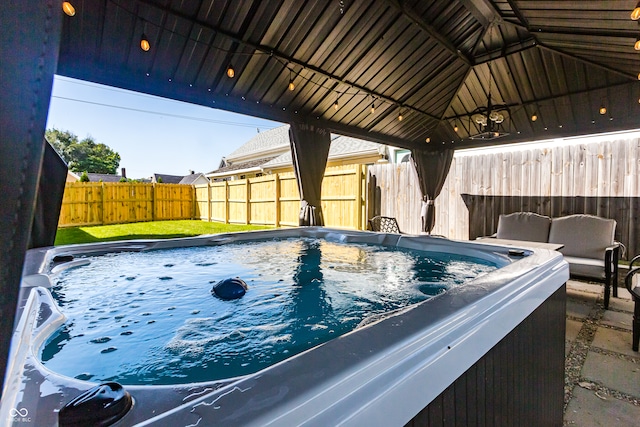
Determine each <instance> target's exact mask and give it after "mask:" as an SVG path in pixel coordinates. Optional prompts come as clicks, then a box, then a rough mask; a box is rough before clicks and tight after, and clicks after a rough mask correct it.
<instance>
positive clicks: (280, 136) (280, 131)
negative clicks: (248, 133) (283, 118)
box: [226, 125, 290, 164]
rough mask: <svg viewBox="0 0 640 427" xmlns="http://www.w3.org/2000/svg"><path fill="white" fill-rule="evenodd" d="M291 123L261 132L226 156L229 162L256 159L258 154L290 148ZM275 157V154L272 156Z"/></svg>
mask: <svg viewBox="0 0 640 427" xmlns="http://www.w3.org/2000/svg"><path fill="white" fill-rule="evenodd" d="M289 149H290V144H289V125H284V126H280V127H277V128H274V129H269V130H266V131H264V132H260V133H259V134H257V135H256V136H254V137H253V138H251V139H250V140H249V141H247V142H246V143H245V144H243V145H242V146H240V147H239V148H238V149H237V150H235V151H234V152H232V153H231V154H229V155H228V156H226V161H227V164H233V163H235V162H241V161H249V160H255V157H256V154H259V153H263V154H264V153H269V152H272V151H277V152H278V153H276V155H277V154H280V152H281V151H283V150H289ZM272 157H273V156H272Z"/></svg>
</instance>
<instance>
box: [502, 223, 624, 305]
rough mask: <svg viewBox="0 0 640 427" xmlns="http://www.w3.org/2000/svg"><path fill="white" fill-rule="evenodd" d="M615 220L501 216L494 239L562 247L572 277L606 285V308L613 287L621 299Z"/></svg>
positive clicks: (615, 294) (618, 248)
mask: <svg viewBox="0 0 640 427" xmlns="http://www.w3.org/2000/svg"><path fill="white" fill-rule="evenodd" d="M615 231H616V221H615V220H613V219H607V218H601V217H598V216H593V215H584V214H576V215H568V216H563V217H559V218H553V219H552V218H550V217H548V216H545V215H539V214H536V213H533V212H515V213H511V214H508V215H500V217H499V219H498V231H497V233H496V234H495V237H496V238H498V239H508V240H526V241H532V242H547V243H557V244H562V245H564V247H563V248H562V249H560V250H559V251H560V252H561V253H562V254H563V255H564V259H565V260H566V261H567V262H568V263H569V272H570V274H571V276H572V277H576V278H584V279H589V280H595V281H598V282H602V283H604V308H605V309H606V308H608V307H609V298H610V295H611V288H612V287H613V296H614V297H617V296H618V257H619V252H620V244H619V243H618V242H616V241H615V239H614V235H615Z"/></svg>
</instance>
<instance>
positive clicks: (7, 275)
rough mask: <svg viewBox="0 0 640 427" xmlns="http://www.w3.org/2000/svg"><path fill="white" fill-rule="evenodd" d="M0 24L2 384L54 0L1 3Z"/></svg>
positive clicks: (53, 55) (56, 23)
mask: <svg viewBox="0 0 640 427" xmlns="http://www.w3.org/2000/svg"><path fill="white" fill-rule="evenodd" d="M2 9H3V10H2V13H1V14H0V27H2V32H3V35H2V37H0V63H2V79H0V93H2V96H0V118H1V122H0V170H1V171H2V180H1V181H0V193H2V203H0V245H1V249H0V375H2V377H1V378H2V384H3V388H4V380H5V370H6V367H7V359H8V354H9V346H10V343H11V336H12V334H13V322H14V318H15V314H16V306H17V302H18V292H19V289H20V277H21V274H22V265H23V263H24V258H25V251H26V250H27V247H28V244H29V239H30V235H31V227H32V224H33V217H34V207H35V204H36V195H37V188H38V181H39V179H40V171H41V165H42V159H43V154H44V151H45V150H44V148H45V145H44V144H46V142H45V141H44V138H43V136H44V130H45V127H46V123H47V113H48V111H49V100H50V98H51V89H52V86H53V74H54V72H55V70H56V66H57V62H58V50H59V45H60V33H61V28H62V9H61V7H60V2H59V1H52V0H48V1H35V2H23V1H18V0H10V1H6V2H4V3H3V4H2Z"/></svg>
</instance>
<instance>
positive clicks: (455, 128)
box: [453, 124, 458, 133]
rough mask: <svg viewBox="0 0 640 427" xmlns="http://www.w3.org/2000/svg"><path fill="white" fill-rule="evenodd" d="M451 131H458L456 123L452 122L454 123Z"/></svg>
mask: <svg viewBox="0 0 640 427" xmlns="http://www.w3.org/2000/svg"><path fill="white" fill-rule="evenodd" d="M453 131H454V132H455V133H458V125H457V124H454V125H453Z"/></svg>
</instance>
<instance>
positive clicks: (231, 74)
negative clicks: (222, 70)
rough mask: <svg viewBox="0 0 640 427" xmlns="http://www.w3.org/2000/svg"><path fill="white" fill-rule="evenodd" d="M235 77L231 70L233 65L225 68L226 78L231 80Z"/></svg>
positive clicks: (234, 72)
mask: <svg viewBox="0 0 640 427" xmlns="http://www.w3.org/2000/svg"><path fill="white" fill-rule="evenodd" d="M235 75H236V71H235V70H234V69H233V65H229V66H228V67H227V76H229V78H230V79H232V78H233V77H234V76H235Z"/></svg>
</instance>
